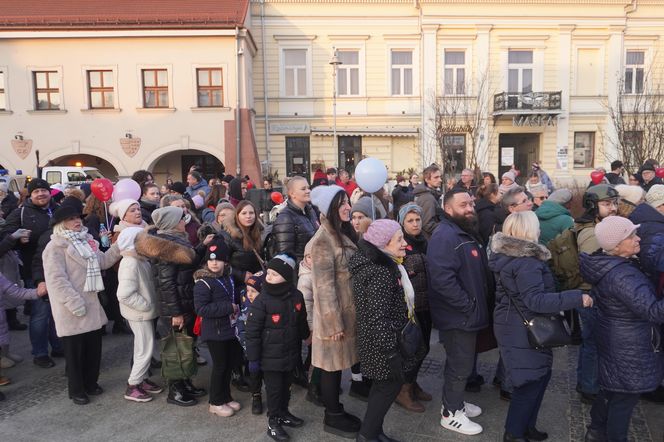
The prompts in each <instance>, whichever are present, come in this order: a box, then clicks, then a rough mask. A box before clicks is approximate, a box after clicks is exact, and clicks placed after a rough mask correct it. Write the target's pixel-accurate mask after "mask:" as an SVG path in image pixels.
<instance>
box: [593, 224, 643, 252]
mask: <svg viewBox="0 0 664 442" xmlns="http://www.w3.org/2000/svg"><path fill="white" fill-rule="evenodd" d="M639 227H640V224H633V223H632V222H631V221H630V220H628V219H627V218H623V217H622V216H607V217H606V218H604V219H603V220H602V221H601V222H600V223H598V224H597V225H596V226H595V238H597V243H598V244H599V246H600V247H601V248H602V249H603V250H605V251H607V252H609V251H611V250H613V249H615V248H616V247H617V246H618V244H620V242H621V241H622V240H624V239H625V238H627V237H628V236H630V235H631V234H632V233H634V231H635V230H636V229H638V228H639Z"/></svg>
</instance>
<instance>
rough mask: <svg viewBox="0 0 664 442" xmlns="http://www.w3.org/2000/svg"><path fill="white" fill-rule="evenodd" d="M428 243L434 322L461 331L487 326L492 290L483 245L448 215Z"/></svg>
mask: <svg viewBox="0 0 664 442" xmlns="http://www.w3.org/2000/svg"><path fill="white" fill-rule="evenodd" d="M429 244H431V245H432V246H431V247H428V248H427V262H428V267H427V269H428V275H429V309H430V310H431V319H432V320H433V324H434V326H435V327H436V328H437V329H438V330H464V331H479V330H481V329H483V328H485V327H486V326H488V325H489V310H488V307H487V298H488V297H490V296H491V293H490V292H491V291H493V280H492V277H491V274H490V272H489V268H488V266H487V257H486V251H485V249H484V246H483V245H482V244H480V242H479V240H478V239H477V238H476V237H475V236H473V235H471V234H469V233H468V232H465V231H463V230H462V229H461V228H460V227H459V226H457V225H456V224H455V223H454V222H452V221H451V220H450V219H449V218H447V217H445V218H443V220H442V221H441V222H440V224H439V225H438V227H437V228H436V230H435V231H434V233H433V236H431V239H430V240H429ZM434 244H435V247H434V246H433V245H434Z"/></svg>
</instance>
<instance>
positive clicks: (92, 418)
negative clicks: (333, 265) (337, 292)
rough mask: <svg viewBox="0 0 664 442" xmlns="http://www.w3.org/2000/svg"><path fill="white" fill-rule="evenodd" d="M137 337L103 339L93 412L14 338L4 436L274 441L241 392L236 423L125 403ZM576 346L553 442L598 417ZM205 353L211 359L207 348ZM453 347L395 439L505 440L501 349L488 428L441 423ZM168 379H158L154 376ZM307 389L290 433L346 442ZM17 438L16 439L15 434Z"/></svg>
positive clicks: (202, 409)
mask: <svg viewBox="0 0 664 442" xmlns="http://www.w3.org/2000/svg"><path fill="white" fill-rule="evenodd" d="M109 328H110V327H109ZM131 345H132V340H131V337H130V336H114V335H109V336H105V337H104V341H103V346H104V353H103V355H104V356H103V360H102V373H101V376H100V384H101V385H102V386H103V387H104V389H105V393H104V394H103V395H101V396H99V397H94V398H92V402H91V403H90V404H89V405H87V406H83V407H81V406H77V405H74V404H72V402H71V401H70V400H69V399H68V397H67V392H66V379H65V376H64V361H63V360H62V359H59V360H56V362H57V366H56V367H55V368H52V369H42V368H39V367H36V366H35V365H34V364H32V361H31V357H30V344H29V341H28V334H27V332H12V351H13V352H15V353H19V354H20V355H22V356H23V357H24V358H25V359H26V360H25V361H24V362H22V363H20V364H18V365H17V366H16V367H14V368H11V369H8V370H6V371H5V375H6V376H9V377H10V378H11V379H12V384H10V385H8V386H5V387H1V388H2V391H3V392H4V393H5V394H6V395H7V400H5V401H4V402H0V440H6V441H12V442H13V441H45V440H48V441H97V440H104V441H140V440H177V439H179V440H187V441H194V440H196V441H198V440H228V441H269V440H270V439H269V438H268V437H267V436H266V435H265V426H266V418H265V416H264V415H263V416H253V415H252V414H251V412H250V411H249V410H248V407H249V406H250V397H249V394H248V393H240V392H237V391H235V390H233V394H234V397H235V398H236V399H237V400H239V401H240V402H241V403H242V404H243V405H244V406H245V407H247V409H245V410H242V411H240V412H239V413H238V414H236V416H234V417H232V418H218V417H214V416H212V415H211V414H210V413H208V411H207V404H206V400H205V398H203V400H202V401H201V403H200V404H199V405H197V406H195V407H190V408H180V407H176V406H173V405H168V404H166V400H165V393H162V394H160V395H158V396H157V398H156V399H155V400H154V401H152V402H150V403H146V404H137V403H133V402H128V401H126V400H124V399H123V397H122V396H123V393H124V388H125V383H126V377H127V375H128V374H129V359H130V357H131ZM576 352H577V349H576V348H569V349H567V348H565V349H560V350H557V351H556V354H555V358H554V361H555V362H554V372H553V377H552V379H551V383H550V384H549V388H548V390H547V394H546V397H545V399H544V404H543V406H542V410H541V412H540V417H539V422H538V427H540V428H541V429H542V430H545V431H547V432H548V433H549V435H550V438H549V440H551V441H571V442H574V441H582V440H583V434H584V431H585V426H586V425H587V424H588V420H589V407H588V406H587V405H585V404H582V403H581V402H580V401H579V398H578V395H577V394H576V392H575V391H574V387H575V384H576ZM203 354H204V355H205V356H206V357H207V358H208V360H209V354H207V350H205V349H203ZM444 358H445V356H444V351H443V349H442V345H440V344H438V343H435V344H433V346H432V351H431V353H430V354H429V357H428V358H427V359H426V360H425V361H424V364H423V366H422V371H421V375H420V383H421V384H422V386H423V387H424V388H425V389H426V390H428V391H430V392H432V393H433V394H434V398H435V399H434V401H433V402H431V403H428V404H426V405H427V411H426V412H425V413H422V414H413V413H408V412H406V411H405V410H403V409H401V408H400V407H398V406H393V407H392V409H391V410H390V412H389V413H388V415H387V418H386V421H385V426H384V428H385V431H386V433H387V434H388V435H391V436H392V437H396V438H397V439H399V440H402V441H415V442H417V441H421V442H424V441H466V440H468V441H470V440H473V441H500V440H502V432H503V423H504V419H505V414H506V412H507V403H506V402H504V401H501V400H500V399H499V395H498V390H497V389H496V388H495V387H492V386H491V385H490V381H491V379H493V374H494V368H495V363H496V360H497V352H496V351H495V350H494V351H491V352H488V353H486V354H483V355H481V357H480V360H479V363H478V371H479V372H480V374H482V375H483V376H484V378H485V379H486V380H487V382H488V384H487V385H485V386H483V387H482V391H481V392H480V393H472V394H468V395H467V398H466V400H467V401H469V402H472V403H475V404H477V405H480V406H481V407H482V408H483V410H484V413H483V414H482V416H480V417H478V418H477V419H476V420H477V422H478V423H480V424H481V425H482V426H483V427H484V432H483V433H482V434H481V435H479V436H475V437H469V436H461V435H457V434H455V433H452V432H449V431H447V430H444V429H443V428H441V427H440V425H439V422H438V421H439V419H440V395H441V389H442V377H443V364H444ZM348 376H349V374H348V373H344V381H343V388H344V394H343V396H342V402H343V403H344V404H345V407H346V409H347V410H348V411H350V412H352V413H355V414H357V415H359V416H362V415H363V413H364V409H365V404H364V403H363V402H360V401H358V400H356V399H353V398H350V397H348V395H347V392H348V389H349V388H348V387H349V379H348ZM208 377H209V367H202V368H201V370H200V371H199V374H198V375H197V377H196V378H195V382H196V384H198V385H201V386H207V384H208ZM153 379H155V380H160V379H159V377H158V376H155V377H153ZM304 396H305V391H304V390H303V389H302V388H300V387H295V386H294V387H293V397H292V399H291V411H292V412H293V413H294V414H296V415H298V416H301V417H302V418H304V419H305V421H306V424H305V426H303V427H302V428H299V429H293V430H290V429H289V430H288V431H289V432H290V434H291V436H292V438H293V440H296V441H316V442H327V441H335V440H336V441H339V440H341V439H339V438H336V437H333V436H331V435H329V434H327V433H325V432H323V425H322V416H323V410H322V409H320V408H317V407H315V406H313V405H312V404H311V403H309V402H307V401H306V400H305V398H304ZM7 437H9V438H7ZM630 441H634V442H650V441H653V442H660V441H662V442H664V405H654V404H650V403H646V402H641V403H640V404H639V406H638V407H637V409H636V410H635V413H634V416H633V418H632V428H631V430H630Z"/></svg>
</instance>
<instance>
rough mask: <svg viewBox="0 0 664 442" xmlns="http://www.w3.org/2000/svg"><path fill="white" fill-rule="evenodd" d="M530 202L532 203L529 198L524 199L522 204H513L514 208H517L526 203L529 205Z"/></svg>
mask: <svg viewBox="0 0 664 442" xmlns="http://www.w3.org/2000/svg"><path fill="white" fill-rule="evenodd" d="M529 201H530V200H529V199H528V198H526V199H524V200H523V201H521V202H520V203H513V204H512V207H516V206H520V205H522V204H526V203H528V202H529Z"/></svg>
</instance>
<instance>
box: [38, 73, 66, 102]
mask: <svg viewBox="0 0 664 442" xmlns="http://www.w3.org/2000/svg"><path fill="white" fill-rule="evenodd" d="M32 78H33V82H34V85H35V109H36V110H58V109H60V73H59V72H57V71H34V72H33V73H32Z"/></svg>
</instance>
